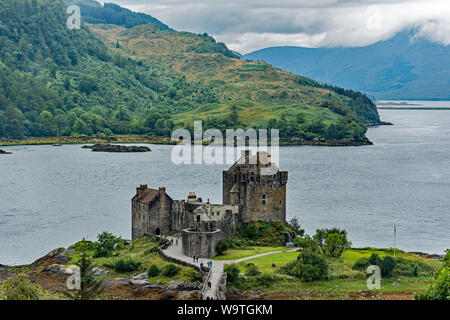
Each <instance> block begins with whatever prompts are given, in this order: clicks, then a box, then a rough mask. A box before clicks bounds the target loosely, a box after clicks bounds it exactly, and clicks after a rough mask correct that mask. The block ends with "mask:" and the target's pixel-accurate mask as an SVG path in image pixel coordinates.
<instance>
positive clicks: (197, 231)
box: [182, 215, 239, 258]
mask: <svg viewBox="0 0 450 320" xmlns="http://www.w3.org/2000/svg"><path fill="white" fill-rule="evenodd" d="M238 224H239V216H238V215H232V216H229V217H226V218H224V219H223V220H221V221H211V222H194V228H188V229H184V230H183V237H182V243H183V254H185V255H187V256H189V257H193V256H198V257H200V258H211V257H214V256H216V255H217V252H216V245H217V243H218V242H219V241H220V240H222V239H225V238H227V237H229V236H231V235H232V234H233V232H234V231H235V230H236V227H237V226H238Z"/></svg>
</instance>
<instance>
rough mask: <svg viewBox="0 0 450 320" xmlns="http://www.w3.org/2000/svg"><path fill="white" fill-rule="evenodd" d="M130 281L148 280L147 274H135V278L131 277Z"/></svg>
mask: <svg viewBox="0 0 450 320" xmlns="http://www.w3.org/2000/svg"><path fill="white" fill-rule="evenodd" d="M131 279H132V280H147V279H148V274H147V273H140V274H137V275H135V276H132V277H131Z"/></svg>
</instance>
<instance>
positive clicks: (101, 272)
mask: <svg viewBox="0 0 450 320" xmlns="http://www.w3.org/2000/svg"><path fill="white" fill-rule="evenodd" d="M92 273H93V274H94V276H96V277H102V276H106V275H107V274H109V271H108V270H105V269H102V268H99V267H94V268H92Z"/></svg>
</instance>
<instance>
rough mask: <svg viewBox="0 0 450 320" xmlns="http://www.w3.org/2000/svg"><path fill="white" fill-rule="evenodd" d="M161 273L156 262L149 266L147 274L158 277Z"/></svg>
mask: <svg viewBox="0 0 450 320" xmlns="http://www.w3.org/2000/svg"><path fill="white" fill-rule="evenodd" d="M160 273H161V270H159V268H158V266H157V265H156V264H152V265H151V266H150V268H148V271H147V274H148V276H149V277H157V276H159V274H160Z"/></svg>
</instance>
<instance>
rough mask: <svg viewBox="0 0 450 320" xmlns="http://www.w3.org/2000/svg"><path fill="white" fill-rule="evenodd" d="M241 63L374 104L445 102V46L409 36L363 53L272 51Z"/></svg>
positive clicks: (448, 60) (448, 61)
mask: <svg viewBox="0 0 450 320" xmlns="http://www.w3.org/2000/svg"><path fill="white" fill-rule="evenodd" d="M244 57H245V59H250V60H262V61H267V62H268V63H271V64H273V65H274V66H277V67H279V68H283V69H285V70H288V71H290V72H293V73H296V74H302V75H306V76H308V77H312V78H314V79H317V80H318V81H321V82H324V83H332V84H334V85H337V86H343V87H346V88H352V89H354V90H358V91H362V92H365V93H367V94H368V95H370V96H372V97H375V98H376V99H405V100H434V99H441V100H449V99H450V91H449V90H448V88H449V87H450V46H443V45H440V44H437V43H434V42H430V41H428V40H427V39H425V38H418V37H414V31H407V32H401V33H399V34H397V35H396V36H395V37H393V38H392V39H389V40H386V41H380V42H377V43H375V44H372V45H370V46H367V47H357V48H303V47H273V48H266V49H263V50H259V51H255V52H252V53H249V54H246V55H245V56H244Z"/></svg>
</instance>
